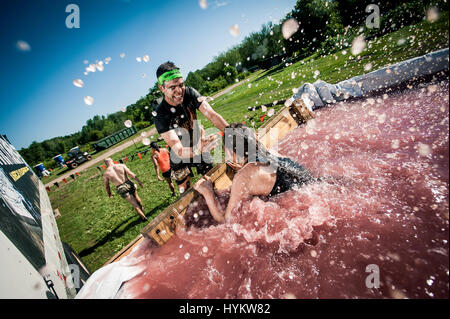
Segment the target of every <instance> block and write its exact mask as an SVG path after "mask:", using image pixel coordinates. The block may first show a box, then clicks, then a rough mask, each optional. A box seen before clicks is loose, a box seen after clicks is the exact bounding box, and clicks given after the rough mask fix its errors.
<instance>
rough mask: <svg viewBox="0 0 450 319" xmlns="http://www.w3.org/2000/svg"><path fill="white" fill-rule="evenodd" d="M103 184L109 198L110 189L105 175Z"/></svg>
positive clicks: (110, 195)
mask: <svg viewBox="0 0 450 319" xmlns="http://www.w3.org/2000/svg"><path fill="white" fill-rule="evenodd" d="M103 184H104V185H105V189H106V193H107V194H108V196H109V197H110V198H111V197H112V194H111V188H110V187H109V178H108V177H107V176H106V174H105V176H104V177H103Z"/></svg>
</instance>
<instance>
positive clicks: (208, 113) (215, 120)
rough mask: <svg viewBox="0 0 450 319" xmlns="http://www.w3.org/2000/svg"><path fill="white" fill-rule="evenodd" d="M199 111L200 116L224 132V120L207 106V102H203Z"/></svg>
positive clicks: (225, 124)
mask: <svg viewBox="0 0 450 319" xmlns="http://www.w3.org/2000/svg"><path fill="white" fill-rule="evenodd" d="M199 111H200V112H202V114H203V115H204V116H205V117H206V118H207V119H208V120H210V121H211V123H212V124H214V126H215V127H217V128H218V129H219V130H221V131H222V132H223V131H225V127H227V126H228V122H227V121H225V119H224V118H223V117H222V115H220V114H219V113H217V112H216V111H214V110H213V108H212V107H211V105H209V103H208V102H206V100H205V101H203V102H202V104H201V105H200V107H199Z"/></svg>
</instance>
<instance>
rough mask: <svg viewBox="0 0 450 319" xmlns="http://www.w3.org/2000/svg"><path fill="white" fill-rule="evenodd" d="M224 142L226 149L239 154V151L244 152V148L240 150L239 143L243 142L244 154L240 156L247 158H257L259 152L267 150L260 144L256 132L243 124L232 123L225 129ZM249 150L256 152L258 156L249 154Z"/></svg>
mask: <svg viewBox="0 0 450 319" xmlns="http://www.w3.org/2000/svg"><path fill="white" fill-rule="evenodd" d="M238 136H239V138H238ZM222 140H223V145H224V147H225V148H229V149H231V150H232V151H233V153H238V152H237V150H242V148H238V141H239V142H241V141H243V143H244V145H243V151H244V154H238V155H244V157H245V158H248V157H253V156H256V154H257V153H258V150H265V149H262V148H263V146H262V145H261V144H260V143H258V141H257V139H256V135H255V132H254V131H253V130H252V129H251V128H249V127H248V126H246V125H245V124H242V123H232V124H230V125H228V126H227V127H226V128H225V131H224V134H223V138H222ZM250 146H251V147H250ZM249 150H250V151H251V152H256V154H249Z"/></svg>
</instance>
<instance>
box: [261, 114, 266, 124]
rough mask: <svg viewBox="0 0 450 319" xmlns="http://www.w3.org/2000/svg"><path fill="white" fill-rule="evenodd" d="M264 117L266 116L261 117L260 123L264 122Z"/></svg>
mask: <svg viewBox="0 0 450 319" xmlns="http://www.w3.org/2000/svg"><path fill="white" fill-rule="evenodd" d="M265 117H266V114H264V115H263V116H261V122H262V121H264V118H265Z"/></svg>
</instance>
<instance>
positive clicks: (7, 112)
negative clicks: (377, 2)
mask: <svg viewBox="0 0 450 319" xmlns="http://www.w3.org/2000/svg"><path fill="white" fill-rule="evenodd" d="M295 2H296V1H295V0H245V1H241V0H219V1H213V0H208V1H207V3H208V7H207V8H206V9H202V8H201V7H200V5H199V1H198V0H183V1H180V0H177V1H163V0H160V1H152V0H71V1H63V0H34V1H31V0H29V1H24V0H2V1H1V2H0V29H1V30H2V31H1V32H2V33H1V41H0V55H1V58H0V70H1V72H0V74H1V75H0V79H1V85H0V98H1V103H0V134H6V135H7V136H8V138H9V140H10V141H11V143H12V144H13V145H14V146H15V147H16V148H17V149H21V148H23V147H28V146H29V144H31V142H33V141H38V142H41V141H43V140H45V139H49V138H52V137H56V136H64V135H68V134H71V133H75V132H77V131H79V130H80V129H81V127H82V126H83V125H84V124H85V123H86V121H87V120H88V119H89V118H92V117H93V116H94V115H96V114H99V115H107V114H109V113H114V112H117V111H120V109H121V108H122V107H126V106H128V105H130V104H132V103H134V102H136V101H137V100H138V99H139V98H140V97H141V96H144V95H145V94H146V93H147V92H148V89H149V88H151V87H152V86H153V84H154V83H155V81H156V75H155V72H156V69H157V67H158V66H159V65H160V64H161V63H163V62H165V61H167V60H171V61H174V62H175V63H176V64H177V65H179V66H180V67H181V71H182V73H183V74H185V75H187V74H188V72H190V71H195V70H197V69H200V68H202V67H204V66H205V65H206V64H208V63H209V62H211V61H212V59H213V57H214V56H217V55H218V54H219V53H221V52H224V51H226V50H227V49H229V48H231V47H232V46H234V45H236V44H239V43H240V42H241V41H242V40H243V39H244V38H245V36H247V35H248V34H250V33H251V32H255V31H259V30H260V28H261V26H262V24H264V23H267V22H269V21H273V22H278V20H279V19H281V18H283V17H284V16H285V15H286V13H287V12H289V11H290V10H292V8H293V7H294V5H295ZM71 3H73V4H77V5H78V7H79V9H80V28H79V29H76V28H73V29H69V28H67V27H66V24H65V21H66V17H67V16H68V15H69V13H66V6H67V5H69V4H71ZM234 24H237V25H238V26H239V29H240V35H239V36H237V37H234V36H232V35H231V34H230V32H229V28H230V27H231V26H232V25H234ZM18 41H25V42H26V43H28V45H29V50H20V49H18V46H17V43H18ZM121 53H125V58H123V59H122V58H121V57H120V54H121ZM144 55H148V56H149V57H150V61H149V62H148V63H145V62H141V63H139V62H137V61H136V57H143V56H144ZM107 57H110V58H111V62H109V64H108V65H104V66H105V68H104V71H103V72H99V71H96V72H95V73H88V75H85V74H84V72H85V68H86V67H87V66H88V65H87V64H84V61H85V60H87V61H88V62H89V64H90V63H95V62H96V61H97V60H98V61H100V60H104V59H105V58H107ZM77 78H79V79H82V80H83V82H84V86H83V87H82V88H78V87H75V86H74V85H73V84H72V81H73V80H75V79H77ZM84 96H92V97H93V98H94V103H93V104H92V105H90V106H89V105H86V104H85V103H84V99H83V97H84Z"/></svg>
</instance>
